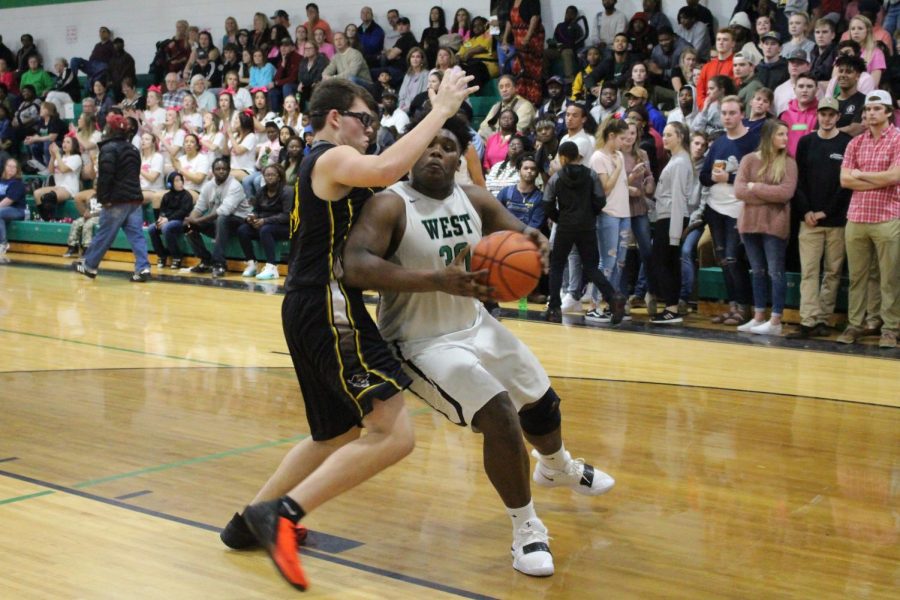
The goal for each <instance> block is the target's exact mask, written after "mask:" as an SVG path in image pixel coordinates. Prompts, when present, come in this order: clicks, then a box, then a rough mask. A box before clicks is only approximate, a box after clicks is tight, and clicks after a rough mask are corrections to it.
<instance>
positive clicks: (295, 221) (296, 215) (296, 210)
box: [290, 179, 300, 237]
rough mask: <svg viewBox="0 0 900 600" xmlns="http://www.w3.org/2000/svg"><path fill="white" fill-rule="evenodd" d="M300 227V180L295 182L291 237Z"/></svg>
mask: <svg viewBox="0 0 900 600" xmlns="http://www.w3.org/2000/svg"><path fill="white" fill-rule="evenodd" d="M298 229H300V180H299V179H298V180H297V181H296V182H295V183H294V206H293V207H292V208H291V228H290V237H294V234H295V233H297V230H298Z"/></svg>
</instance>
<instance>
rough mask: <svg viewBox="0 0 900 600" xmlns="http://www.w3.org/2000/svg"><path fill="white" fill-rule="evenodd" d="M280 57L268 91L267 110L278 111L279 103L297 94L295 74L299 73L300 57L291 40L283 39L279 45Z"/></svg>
mask: <svg viewBox="0 0 900 600" xmlns="http://www.w3.org/2000/svg"><path fill="white" fill-rule="evenodd" d="M279 49H280V51H281V56H280V57H279V59H278V67H277V68H276V69H275V78H274V79H273V80H272V83H273V84H274V85H273V86H272V89H271V90H269V108H271V109H272V110H274V111H278V110H279V109H280V108H281V103H282V101H284V99H285V98H287V97H288V96H293V95H294V94H295V93H297V74H298V73H299V72H300V61H301V60H302V58H301V56H300V55H299V54H297V53H296V52H295V51H294V42H293V40H291V38H289V37H286V38H283V39H282V40H281V42H280V44H279Z"/></svg>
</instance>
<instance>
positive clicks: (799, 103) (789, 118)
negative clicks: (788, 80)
mask: <svg viewBox="0 0 900 600" xmlns="http://www.w3.org/2000/svg"><path fill="white" fill-rule="evenodd" d="M794 94H795V95H796V96H797V97H796V98H794V99H793V100H791V101H790V103H788V109H787V110H786V111H784V112H783V113H781V115H779V118H780V119H781V120H782V121H784V122H785V123H787V125H788V146H787V153H788V156H790V157H791V158H793V157H794V156H796V155H797V144H799V143H800V138H802V137H803V136H804V135H807V134H810V133H812V132H813V130H815V128H816V122H817V121H816V119H817V118H818V112H817V111H818V108H819V102H818V100H817V99H816V78H815V77H813V76H812V75H811V74H810V73H801V74H800V75H798V76H797V81H795V82H794Z"/></svg>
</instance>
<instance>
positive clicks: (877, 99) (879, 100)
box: [864, 90, 894, 106]
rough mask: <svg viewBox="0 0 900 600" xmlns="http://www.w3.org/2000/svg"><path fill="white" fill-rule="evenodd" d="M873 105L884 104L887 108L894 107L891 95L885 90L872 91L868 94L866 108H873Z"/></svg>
mask: <svg viewBox="0 0 900 600" xmlns="http://www.w3.org/2000/svg"><path fill="white" fill-rule="evenodd" d="M872 104H884V105H885V106H893V105H894V103H893V101H892V100H891V95H890V93H888V92H886V91H885V90H872V91H871V92H869V93H868V94H866V103H865V104H864V106H871V105H872Z"/></svg>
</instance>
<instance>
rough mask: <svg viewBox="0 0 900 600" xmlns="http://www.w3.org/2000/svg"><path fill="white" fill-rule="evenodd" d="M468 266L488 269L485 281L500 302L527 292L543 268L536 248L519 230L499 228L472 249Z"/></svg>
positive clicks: (531, 288)
mask: <svg viewBox="0 0 900 600" xmlns="http://www.w3.org/2000/svg"><path fill="white" fill-rule="evenodd" d="M471 269H472V271H481V270H482V269H487V271H488V276H487V284H488V285H490V286H491V287H493V288H494V298H495V299H497V300H499V301H501V302H508V301H510V300H517V299H518V298H523V297H525V296H527V295H528V294H530V293H531V292H532V291H533V290H534V288H535V287H536V286H537V284H538V280H540V278H541V272H542V270H543V268H542V266H541V253H540V251H539V250H538V247H537V246H536V245H535V243H534V242H532V241H531V240H530V239H528V237H526V236H525V235H523V234H521V233H519V232H518V231H498V232H496V233H492V234H491V235H489V236H487V237H485V238H482V239H481V241H480V242H478V245H476V246H475V248H474V249H473V250H472V262H471Z"/></svg>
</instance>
